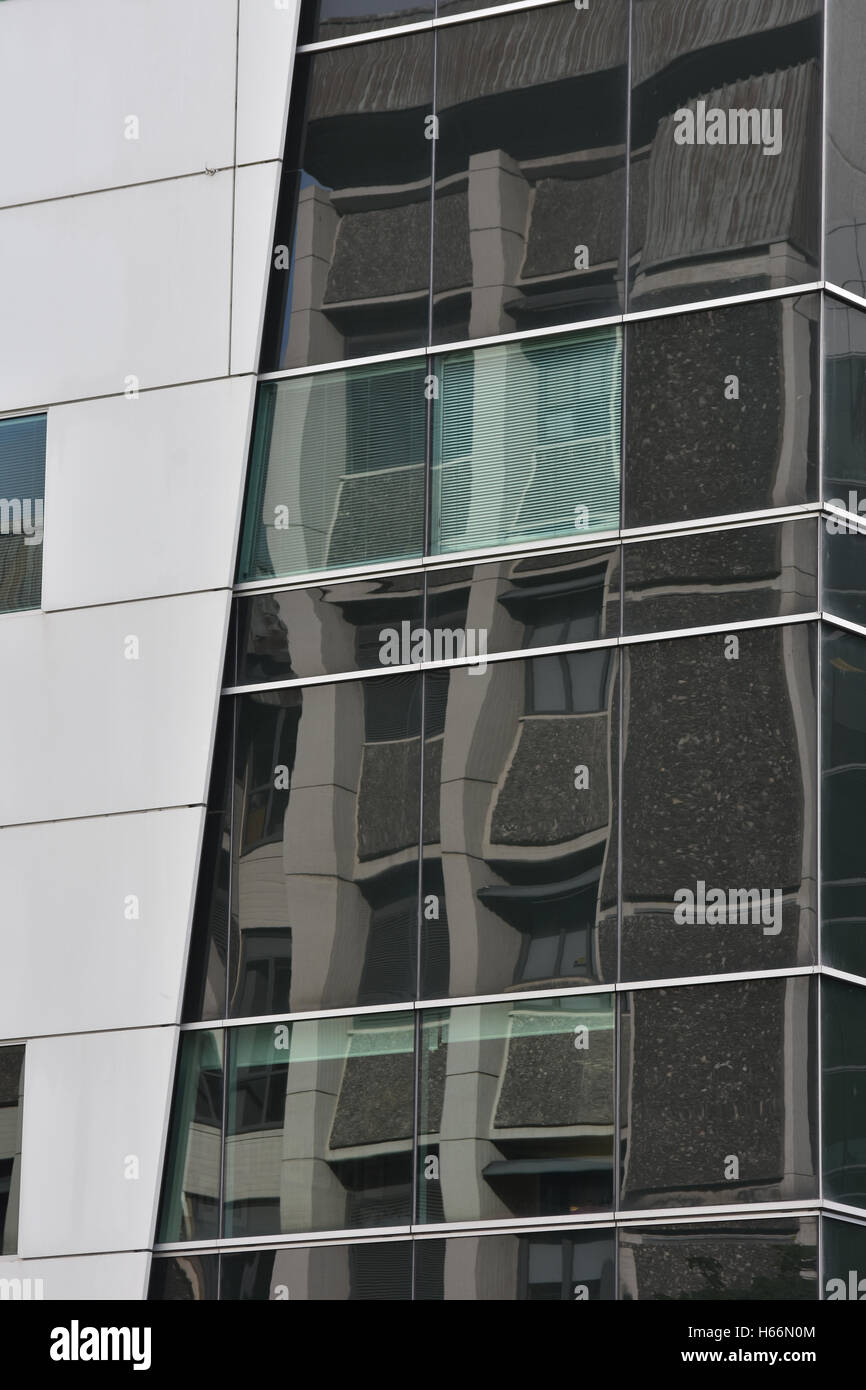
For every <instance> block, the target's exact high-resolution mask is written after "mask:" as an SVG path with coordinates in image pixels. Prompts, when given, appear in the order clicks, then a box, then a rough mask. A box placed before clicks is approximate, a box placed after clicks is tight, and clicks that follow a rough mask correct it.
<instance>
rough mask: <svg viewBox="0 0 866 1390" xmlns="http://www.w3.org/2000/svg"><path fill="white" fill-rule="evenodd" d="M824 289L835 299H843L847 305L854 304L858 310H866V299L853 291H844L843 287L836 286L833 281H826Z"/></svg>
mask: <svg viewBox="0 0 866 1390" xmlns="http://www.w3.org/2000/svg"><path fill="white" fill-rule="evenodd" d="M824 289H825V290H826V291H827V293H828V294H829V295H831V296H832V297H833V298H834V299H842V300H844V301H845V303H846V304H853V305H854V307H855V308H857V309H866V299H863V297H862V296H861V295H859V294H855V293H854V291H853V290H843V288H842V286H841V285H834V283H833V281H832V280H825V281H824Z"/></svg>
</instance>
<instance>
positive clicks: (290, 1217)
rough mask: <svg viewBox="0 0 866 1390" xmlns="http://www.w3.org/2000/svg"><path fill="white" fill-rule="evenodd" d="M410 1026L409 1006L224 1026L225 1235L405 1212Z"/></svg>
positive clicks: (356, 1222) (319, 1226) (377, 1221)
mask: <svg viewBox="0 0 866 1390" xmlns="http://www.w3.org/2000/svg"><path fill="white" fill-rule="evenodd" d="M414 1033H415V1023H414V1019H413V1017H412V1015H411V1014H408V1013H387V1014H382V1015H378V1016H377V1015H359V1016H358V1017H356V1018H345V1017H340V1018H328V1019H319V1020H314V1021H312V1020H311V1021H309V1022H300V1023H285V1024H283V1023H278V1024H262V1025H258V1026H253V1027H249V1028H236V1029H231V1030H230V1033H229V1059H230V1060H229V1076H228V1108H227V1117H226V1144H225V1213H224V1234H225V1235H226V1236H227V1237H235V1236H259V1235H270V1234H282V1233H287V1232H292V1231H325V1230H347V1229H349V1228H350V1227H369V1226H399V1225H404V1224H407V1223H408V1222H409V1220H410V1215H411V1194H412V1105H413V1091H414V1065H413V1064H414Z"/></svg>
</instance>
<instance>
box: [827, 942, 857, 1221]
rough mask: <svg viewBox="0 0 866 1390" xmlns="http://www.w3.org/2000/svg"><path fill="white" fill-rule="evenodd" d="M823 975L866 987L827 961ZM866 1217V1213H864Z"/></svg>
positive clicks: (855, 976) (847, 972) (848, 973)
mask: <svg viewBox="0 0 866 1390" xmlns="http://www.w3.org/2000/svg"><path fill="white" fill-rule="evenodd" d="M821 974H822V975H827V976H829V977H830V979H832V980H843V981H844V982H845V984H847V985H862V986H864V987H866V978H864V976H862V975H852V974H851V973H850V971H848V970H837V969H836V967H835V965H827V963H826V961H822V962H821ZM864 1217H866V1212H864Z"/></svg>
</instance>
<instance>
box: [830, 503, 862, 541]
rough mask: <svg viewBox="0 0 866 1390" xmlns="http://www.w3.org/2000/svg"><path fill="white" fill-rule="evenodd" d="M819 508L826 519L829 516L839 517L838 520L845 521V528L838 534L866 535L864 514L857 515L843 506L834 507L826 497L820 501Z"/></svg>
mask: <svg viewBox="0 0 866 1390" xmlns="http://www.w3.org/2000/svg"><path fill="white" fill-rule="evenodd" d="M821 510H822V512H824V513H825V514H826V515H827V518H828V519H829V517H831V516H832V517H839V518H840V520H842V521H844V522H845V523H846V530H845V531H844V532H840V533H838V534H842V535H851V536H853V535H858V536H862V535H866V516H863V515H862V514H860V515H858V514H856V513H855V512H849V511H847V510H846V509H845V508H844V507H834V505H833V503H832V502H828V501H827V500H826V499H825V500H824V502H823V503H822V506H821ZM827 534H828V535H832V534H833V533H832V532H830V531H828V533H827Z"/></svg>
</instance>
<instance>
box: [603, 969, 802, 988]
mask: <svg viewBox="0 0 866 1390" xmlns="http://www.w3.org/2000/svg"><path fill="white" fill-rule="evenodd" d="M820 973H821V967H820V965H818V964H815V965H791V966H783V967H781V968H780V969H773V970H735V971H731V973H730V974H722V975H672V976H670V977H669V978H668V979H665V980H619V981H617V983H616V984H615V985H611V986H610V988H611V990H612V991H613V992H614V993H615V994H635V993H637V992H638V991H639V990H643V989H675V988H676V987H677V986H679V985H723V984H735V983H736V982H737V981H738V980H780V979H786V978H789V977H790V978H794V977H796V976H800V975H820Z"/></svg>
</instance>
